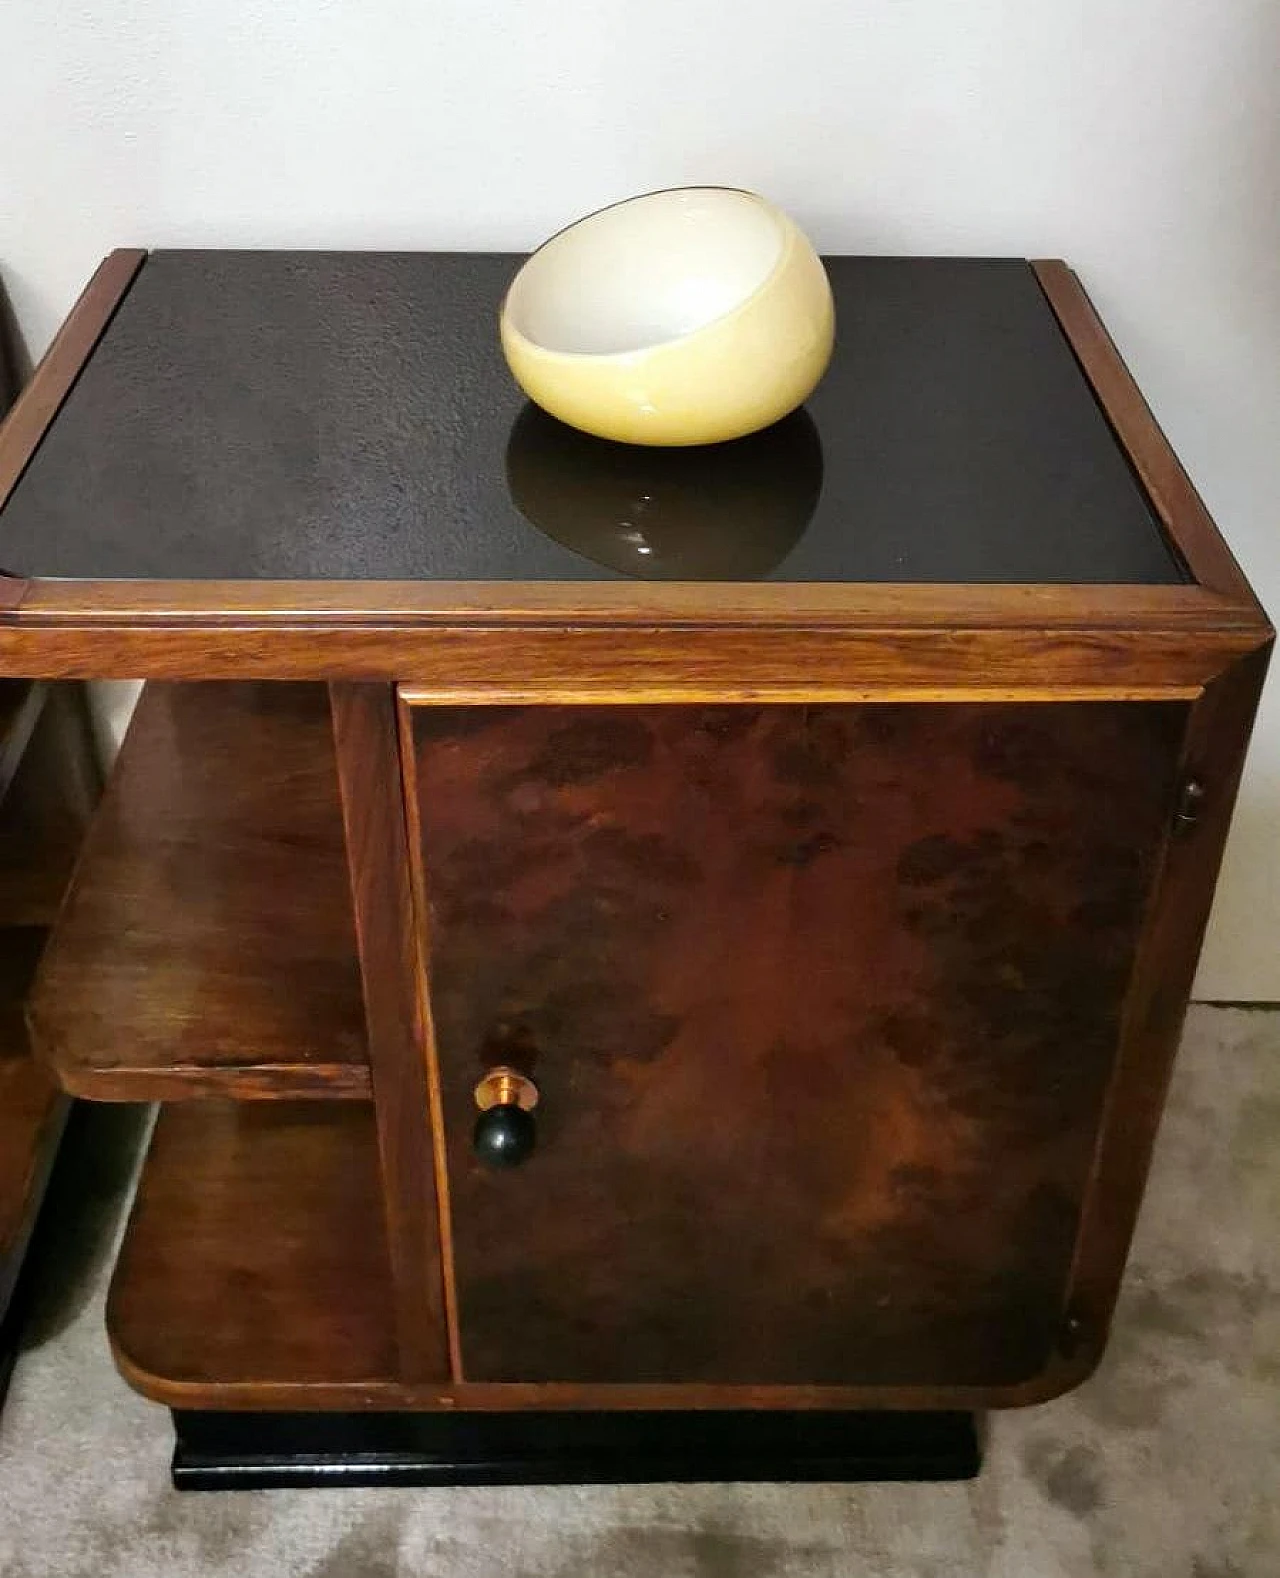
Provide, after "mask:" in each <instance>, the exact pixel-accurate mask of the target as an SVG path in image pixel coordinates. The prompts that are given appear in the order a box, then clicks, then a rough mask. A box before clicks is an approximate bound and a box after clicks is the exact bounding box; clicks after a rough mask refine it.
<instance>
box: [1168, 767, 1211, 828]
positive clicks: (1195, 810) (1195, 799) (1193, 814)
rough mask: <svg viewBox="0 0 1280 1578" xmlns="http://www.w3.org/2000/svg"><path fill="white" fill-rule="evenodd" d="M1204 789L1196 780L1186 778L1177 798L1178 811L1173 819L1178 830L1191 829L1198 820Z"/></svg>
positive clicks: (1202, 805)
mask: <svg viewBox="0 0 1280 1578" xmlns="http://www.w3.org/2000/svg"><path fill="white" fill-rule="evenodd" d="M1204 796H1205V788H1204V785H1203V784H1202V783H1201V782H1200V780H1199V779H1198V778H1188V779H1187V781H1186V783H1184V784H1183V786H1182V792H1181V794H1179V796H1178V810H1177V813H1176V815H1175V817H1174V821H1175V822H1176V823H1177V825H1178V827H1179V828H1180V829H1186V828H1191V827H1194V826H1195V825H1196V823H1197V822H1198V821H1199V820H1200V812H1201V811H1202V810H1203V808H1204Z"/></svg>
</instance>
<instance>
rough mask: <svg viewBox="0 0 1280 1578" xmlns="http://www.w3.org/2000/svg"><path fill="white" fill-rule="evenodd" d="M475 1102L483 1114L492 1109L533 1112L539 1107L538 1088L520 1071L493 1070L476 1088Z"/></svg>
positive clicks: (509, 1069) (510, 1069) (507, 1069)
mask: <svg viewBox="0 0 1280 1578" xmlns="http://www.w3.org/2000/svg"><path fill="white" fill-rule="evenodd" d="M475 1102H476V1106H477V1107H479V1109H480V1111H481V1112H488V1110H489V1109H490V1107H519V1109H520V1111H521V1112H532V1111H533V1109H534V1108H535V1107H536V1106H537V1105H538V1087H537V1086H536V1085H535V1084H534V1083H533V1081H532V1080H531V1079H527V1078H526V1077H525V1075H523V1074H521V1073H520V1072H519V1070H518V1069H514V1068H506V1067H501V1068H491V1069H490V1070H489V1072H488V1073H487V1074H486V1075H485V1077H484V1078H483V1079H482V1080H481V1081H480V1083H479V1084H478V1085H477V1086H476V1088H475Z"/></svg>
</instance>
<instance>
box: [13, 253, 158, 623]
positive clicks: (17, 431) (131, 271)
mask: <svg viewBox="0 0 1280 1578" xmlns="http://www.w3.org/2000/svg"><path fill="white" fill-rule="evenodd" d="M146 258H147V254H146V252H145V251H143V250H142V249H140V248H123V247H122V248H120V249H118V250H117V251H115V252H112V253H110V254H109V255H108V256H107V257H106V258H105V259H104V260H103V261H102V262H101V263H100V264H99V265H98V268H97V269H96V271H95V272H94V275H93V278H92V279H91V280H90V281H89V283H88V284H87V285H86V286H85V288H84V290H83V292H82V293H81V295H80V299H79V300H78V301H77V302H76V304H75V306H74V307H72V309H71V312H70V314H69V316H68V317H67V320H66V322H65V323H64V324H63V325H62V327H61V328H60V329H59V330H58V332H57V334H56V335H55V336H54V338H53V343H52V344H51V345H50V347H49V349H48V350H47V351H46V352H45V354H44V356H43V357H42V358H41V360H40V365H39V366H38V367H37V368H36V370H35V372H34V373H33V374H32V377H31V381H30V383H29V384H28V385H27V387H26V388H25V389H24V390H23V392H22V393H21V394H20V395H19V396H18V399H17V402H16V403H15V405H14V407H13V409H12V410H11V411H10V412H9V415H8V416H7V417H6V418H5V420H4V422H3V424H0V510H2V509H3V508H4V506H5V504H6V503H7V502H8V499H9V496H10V494H11V493H12V492H13V490H14V489H15V488H16V487H17V485H18V483H19V482H20V481H21V479H22V475H23V473H24V472H25V471H26V469H27V466H28V465H29V464H30V463H31V461H32V459H33V458H34V456H35V453H36V451H37V450H38V449H39V447H40V445H41V443H42V441H43V439H44V436H45V434H46V433H47V432H48V431H49V428H50V426H51V425H52V423H53V419H54V418H55V417H56V416H57V414H58V412H59V411H60V410H61V409H62V406H63V402H64V401H65V400H66V398H67V396H68V395H69V394H70V393H71V391H72V389H73V388H74V387H75V384H76V380H77V379H78V378H79V377H80V374H81V373H82V372H83V371H84V368H85V366H86V364H87V363H88V361H89V358H90V357H91V356H92V355H93V352H94V350H95V349H96V347H97V344H98V341H99V340H100V339H101V338H102V336H103V334H104V333H105V332H106V330H107V327H108V325H109V324H110V322H111V320H112V318H113V317H114V316H115V314H116V312H117V310H118V309H119V307H120V304H121V302H122V301H123V300H124V298H125V297H126V296H127V295H128V293H129V290H130V288H131V286H132V285H133V282H134V280H135V279H136V277H137V275H138V271H139V270H140V269H141V268H142V265H143V263H145V262H146ZM20 584H25V583H20ZM6 590H7V589H6ZM19 600H20V599H19ZM13 606H15V605H13V604H12V603H10V602H9V601H8V600H7V598H5V597H4V596H3V595H0V607H5V608H9V607H13Z"/></svg>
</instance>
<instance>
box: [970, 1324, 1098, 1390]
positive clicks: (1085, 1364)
mask: <svg viewBox="0 0 1280 1578" xmlns="http://www.w3.org/2000/svg"><path fill="white" fill-rule="evenodd" d="M1106 1349H1107V1340H1106V1336H1105V1334H1104V1335H1103V1336H1102V1338H1101V1339H1099V1340H1098V1341H1096V1342H1093V1343H1085V1344H1084V1345H1082V1346H1081V1348H1080V1349H1079V1350H1078V1351H1077V1352H1075V1353H1073V1354H1072V1355H1071V1357H1070V1358H1067V1357H1066V1356H1065V1355H1063V1354H1061V1353H1056V1352H1055V1353H1054V1354H1052V1355H1051V1356H1050V1358H1049V1360H1048V1362H1047V1363H1046V1364H1045V1366H1044V1368H1043V1369H1041V1370H1039V1371H1037V1373H1036V1374H1035V1375H1033V1376H1031V1377H1030V1379H1028V1380H1026V1381H1018V1382H1015V1383H1014V1384H1013V1385H1011V1386H1005V1387H999V1388H996V1389H994V1390H993V1391H992V1393H991V1395H990V1397H989V1399H988V1401H987V1404H986V1406H987V1407H989V1408H992V1409H1004V1408H1035V1407H1038V1406H1039V1405H1040V1404H1042V1403H1051V1402H1053V1401H1054V1400H1055V1399H1056V1398H1059V1397H1063V1396H1065V1395H1066V1393H1067V1392H1073V1391H1074V1390H1075V1389H1076V1387H1077V1386H1081V1385H1083V1383H1084V1382H1085V1381H1087V1380H1088V1379H1089V1377H1090V1376H1091V1375H1092V1374H1093V1373H1094V1371H1095V1370H1096V1369H1097V1368H1098V1366H1099V1364H1101V1362H1102V1357H1103V1354H1104V1353H1105V1352H1106Z"/></svg>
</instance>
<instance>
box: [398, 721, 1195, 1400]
mask: <svg viewBox="0 0 1280 1578" xmlns="http://www.w3.org/2000/svg"><path fill="white" fill-rule="evenodd" d="M410 716H411V718H412V738H411V742H410V745H411V749H410V750H409V752H408V760H409V769H410V779H411V782H410V786H409V789H410V795H411V803H412V805H413V807H415V808H416V812H417V820H418V823H419V837H420V842H421V857H422V876H423V886H422V892H423V893H424V895H425V903H424V910H425V923H426V929H427V939H426V942H427V959H428V969H429V983H430V995H431V1006H432V1014H433V1020H434V1033H435V1040H436V1047H437V1055H438V1059H439V1068H440V1078H441V1085H442V1091H443V1111H444V1126H445V1143H446V1149H447V1171H448V1181H449V1196H450V1205H449V1209H450V1211H451V1215H452V1224H451V1226H452V1239H453V1246H454V1267H455V1279H456V1307H457V1318H458V1328H459V1334H460V1344H461V1353H462V1363H463V1370H464V1373H465V1375H466V1377H467V1378H468V1379H470V1380H477V1381H567V1382H574V1381H578V1382H583V1381H596V1382H720V1383H744V1384H751V1383H758V1384H764V1383H783V1384H800V1385H809V1384H816V1385H822V1384H841V1385H859V1384H873V1385H903V1386H923V1387H932V1386H942V1387H946V1386H966V1387H971V1386H977V1387H985V1386H992V1387H996V1386H1004V1385H1010V1384H1014V1383H1017V1382H1020V1381H1024V1380H1027V1379H1030V1378H1031V1377H1033V1376H1034V1375H1036V1374H1037V1373H1038V1372H1039V1371H1040V1370H1041V1369H1042V1367H1043V1366H1044V1364H1045V1362H1046V1360H1047V1358H1048V1356H1049V1354H1050V1351H1051V1349H1052V1347H1053V1345H1054V1343H1055V1341H1056V1340H1057V1337H1058V1335H1059V1332H1060V1329H1061V1322H1062V1319H1063V1304H1064V1296H1065V1290H1066V1285H1067V1279H1068V1272H1069V1268H1070V1263H1071V1260H1072V1255H1073V1249H1074V1245H1075V1240H1076V1235H1077V1228H1078V1223H1079V1219H1080V1205H1081V1198H1082V1194H1083V1191H1084V1188H1085V1184H1086V1180H1087V1176H1088V1173H1089V1167H1090V1158H1091V1155H1092V1152H1093V1148H1094V1145H1095V1141H1096V1137H1097V1133H1098V1129H1099V1125H1100V1122H1101V1115H1102V1108H1103V1101H1104V1096H1105V1092H1106V1088H1107V1081H1108V1075H1109V1073H1110V1071H1111V1068H1112V1063H1113V1058H1114V1053H1115V1049H1116V1044H1117V1038H1118V1028H1119V1019H1120V1014H1121V1007H1122V1003H1123V999H1124V995H1125V987H1126V982H1127V979H1128V975H1129V972H1130V969H1131V964H1132V960H1133V956H1134V951H1135V946H1136V941H1137V936H1138V932H1139V928H1140V926H1141V922H1142V916H1143V908H1144V898H1145V896H1146V895H1147V893H1148V891H1149V889H1150V887H1151V884H1152V880H1153V875H1154V872H1155V869H1156V866H1157V864H1158V861H1159V858H1160V853H1161V850H1162V847H1163V841H1164V837H1165V833H1166V828H1167V825H1168V823H1169V821H1170V811H1171V801H1172V796H1173V784H1174V778H1175V772H1176V764H1177V760H1178V752H1179V742H1180V738H1181V735H1182V732H1183V728H1184V725H1185V718H1186V709H1185V708H1184V707H1183V706H1181V705H1180V704H1164V703H1161V704H1152V703H1132V702H1128V703H1123V702H1116V703H1112V702H1106V703H1100V702H1089V703H1070V704H1048V703H1043V704H1005V703H999V704H963V705H959V704H928V705H918V704H905V703H885V704H877V705H856V706H844V705H821V706H816V705H815V706H748V705H737V706H724V707H710V706H684V705H682V706H666V707H607V706H606V707H576V706H575V707H521V708H482V707H477V708H453V707H446V708H432V707H422V708H417V709H414V710H413V711H412V713H411V714H410ZM500 1063H506V1064H514V1065H516V1066H518V1067H519V1068H521V1069H522V1070H523V1071H524V1072H525V1073H527V1074H529V1075H530V1076H531V1077H532V1078H533V1080H534V1081H535V1082H536V1084H537V1087H538V1089H539V1092H540V1096H541V1099H540V1103H539V1106H538V1108H537V1113H536V1121H537V1129H538V1138H537V1148H536V1151H535V1153H534V1154H533V1156H532V1157H531V1158H530V1159H529V1160H528V1161H527V1162H526V1163H525V1164H524V1165H523V1166H520V1167H517V1168H513V1169H511V1170H509V1171H492V1170H489V1169H487V1168H486V1167H485V1166H483V1165H481V1164H480V1163H479V1162H478V1161H477V1160H476V1159H475V1157H474V1155H473V1152H472V1144H471V1135H472V1128H473V1125H474V1122H475V1118H476V1110H475V1106H474V1103H473V1088H474V1086H475V1084H476V1082H477V1080H478V1079H479V1078H480V1077H481V1075H482V1074H483V1073H484V1072H485V1070H486V1069H487V1068H489V1067H491V1066H493V1065H495V1064H500Z"/></svg>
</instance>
